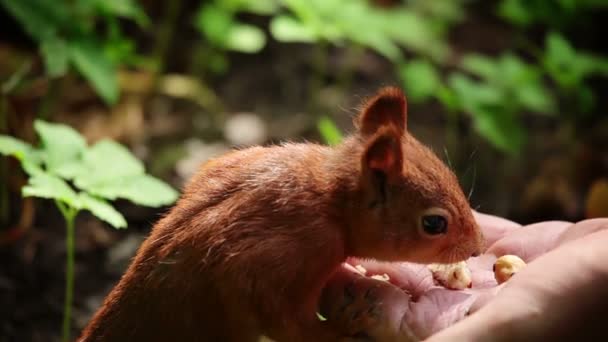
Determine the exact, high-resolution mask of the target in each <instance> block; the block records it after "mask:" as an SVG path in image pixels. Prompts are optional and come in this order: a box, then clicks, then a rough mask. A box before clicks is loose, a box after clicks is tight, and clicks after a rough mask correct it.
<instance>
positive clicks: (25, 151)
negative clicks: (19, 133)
mask: <svg viewBox="0 0 608 342" xmlns="http://www.w3.org/2000/svg"><path fill="white" fill-rule="evenodd" d="M31 151H32V146H31V145H30V144H28V143H25V142H23V141H21V140H19V139H17V138H14V137H11V136H9V135H2V134H0V154H3V155H5V156H14V157H16V158H17V159H20V160H21V159H23V158H25V157H27V156H28V155H29V153H30V152H31Z"/></svg>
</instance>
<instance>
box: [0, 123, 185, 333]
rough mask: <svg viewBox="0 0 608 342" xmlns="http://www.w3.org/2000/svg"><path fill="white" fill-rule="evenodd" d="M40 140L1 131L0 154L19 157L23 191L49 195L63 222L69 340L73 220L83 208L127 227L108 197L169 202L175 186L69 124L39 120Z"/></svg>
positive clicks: (65, 321) (122, 150) (65, 330)
mask: <svg viewBox="0 0 608 342" xmlns="http://www.w3.org/2000/svg"><path fill="white" fill-rule="evenodd" d="M34 128H35V130H36V132H37V133H38V135H39V137H40V141H41V145H40V146H39V147H37V148H36V147H33V146H31V145H29V144H27V143H25V142H23V141H20V140H18V139H15V138H13V137H10V136H6V135H0V154H3V155H8V156H13V157H15V158H17V159H18V160H19V161H20V163H21V166H22V168H23V170H24V171H25V172H26V173H27V175H28V177H29V178H28V183H27V185H25V186H24V187H23V189H22V195H23V196H24V197H27V196H32V197H40V198H47V199H52V200H53V201H54V202H55V204H56V206H57V208H58V209H59V211H60V212H61V214H62V215H63V217H64V219H65V222H66V230H67V232H66V248H67V261H66V291H65V303H64V316H63V341H68V340H69V335H70V317H71V306H72V295H73V286H74V221H75V218H76V216H77V215H78V213H79V212H80V211H82V210H86V211H89V212H91V213H92V214H93V215H95V216H96V217H97V218H99V219H101V220H102V221H104V222H107V223H108V224H110V225H111V226H113V227H115V228H126V226H127V222H126V220H125V218H124V217H123V216H122V215H121V214H120V213H119V212H118V211H116V209H114V207H113V206H112V205H111V204H109V203H108V201H109V200H115V199H118V198H123V199H127V200H130V201H132V202H134V203H137V204H141V205H145V206H151V207H158V206H162V205H168V204H171V203H173V202H174V201H175V200H176V198H177V192H176V191H175V190H174V189H172V188H171V187H170V186H169V185H167V184H165V183H164V182H162V181H160V180H158V179H156V178H154V177H152V176H149V175H147V174H146V173H145V170H144V166H143V164H142V163H141V162H140V161H139V160H138V159H136V158H135V157H134V156H133V155H132V154H131V153H130V152H129V151H128V150H127V149H126V148H125V147H124V146H122V145H120V144H118V143H116V142H114V141H111V140H101V141H99V142H97V143H95V144H94V145H92V146H90V147H87V145H86V142H85V140H84V138H83V137H82V136H81V135H80V134H79V133H78V132H76V131H75V130H73V129H72V128H70V127H69V126H65V125H61V124H52V123H48V122H44V121H41V120H37V121H36V122H35V123H34Z"/></svg>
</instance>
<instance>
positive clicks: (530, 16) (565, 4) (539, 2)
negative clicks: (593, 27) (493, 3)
mask: <svg viewBox="0 0 608 342" xmlns="http://www.w3.org/2000/svg"><path fill="white" fill-rule="evenodd" d="M606 7H608V2H606V1H604V0H553V1H546V0H502V1H501V2H500V5H499V6H498V14H499V15H500V16H501V17H503V18H505V19H507V20H508V21H509V22H511V23H512V24H514V25H516V26H519V27H522V28H526V27H529V26H532V25H534V24H545V25H548V26H551V27H555V28H558V27H563V26H565V25H568V24H570V23H572V22H574V21H575V20H576V19H580V18H584V17H585V14H586V13H585V12H589V11H591V10H594V9H599V8H606Z"/></svg>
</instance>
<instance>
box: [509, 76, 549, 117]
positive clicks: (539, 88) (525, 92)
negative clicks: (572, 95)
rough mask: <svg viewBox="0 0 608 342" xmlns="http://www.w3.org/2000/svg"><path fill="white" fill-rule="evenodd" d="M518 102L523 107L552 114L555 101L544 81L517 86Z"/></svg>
mask: <svg viewBox="0 0 608 342" xmlns="http://www.w3.org/2000/svg"><path fill="white" fill-rule="evenodd" d="M515 92H516V93H515V96H516V99H517V102H518V103H519V104H521V105H522V107H524V108H526V109H528V110H531V111H533V112H537V113H544V114H552V111H553V110H554V109H555V103H554V101H553V97H552V96H551V94H550V93H549V92H548V91H547V90H546V89H545V88H544V87H543V85H542V83H540V82H539V83H536V82H528V83H525V84H522V85H521V86H520V87H517V88H515Z"/></svg>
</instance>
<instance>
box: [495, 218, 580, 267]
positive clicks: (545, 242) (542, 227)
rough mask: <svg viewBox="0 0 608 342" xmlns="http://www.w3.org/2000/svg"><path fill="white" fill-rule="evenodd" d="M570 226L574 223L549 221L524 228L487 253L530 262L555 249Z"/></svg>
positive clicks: (514, 232)
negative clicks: (513, 256) (514, 256)
mask: <svg viewBox="0 0 608 342" xmlns="http://www.w3.org/2000/svg"><path fill="white" fill-rule="evenodd" d="M570 226H572V223H571V222H565V221H547V222H541V223H536V224H532V225H529V226H524V227H522V228H520V229H517V230H514V231H512V232H510V233H509V234H507V235H505V236H504V237H503V238H501V239H500V240H498V241H496V242H495V243H494V244H493V245H492V246H490V247H489V248H488V250H487V251H486V253H488V254H494V255H495V256H497V257H500V256H503V255H506V254H514V255H517V256H518V257H520V258H521V259H523V260H524V261H526V262H530V261H532V260H534V259H535V258H537V257H538V256H540V255H542V254H543V253H545V252H547V251H549V250H551V249H553V248H554V247H555V246H556V245H557V239H558V238H559V236H560V234H562V232H564V231H565V230H566V229H567V228H568V227H570Z"/></svg>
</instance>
